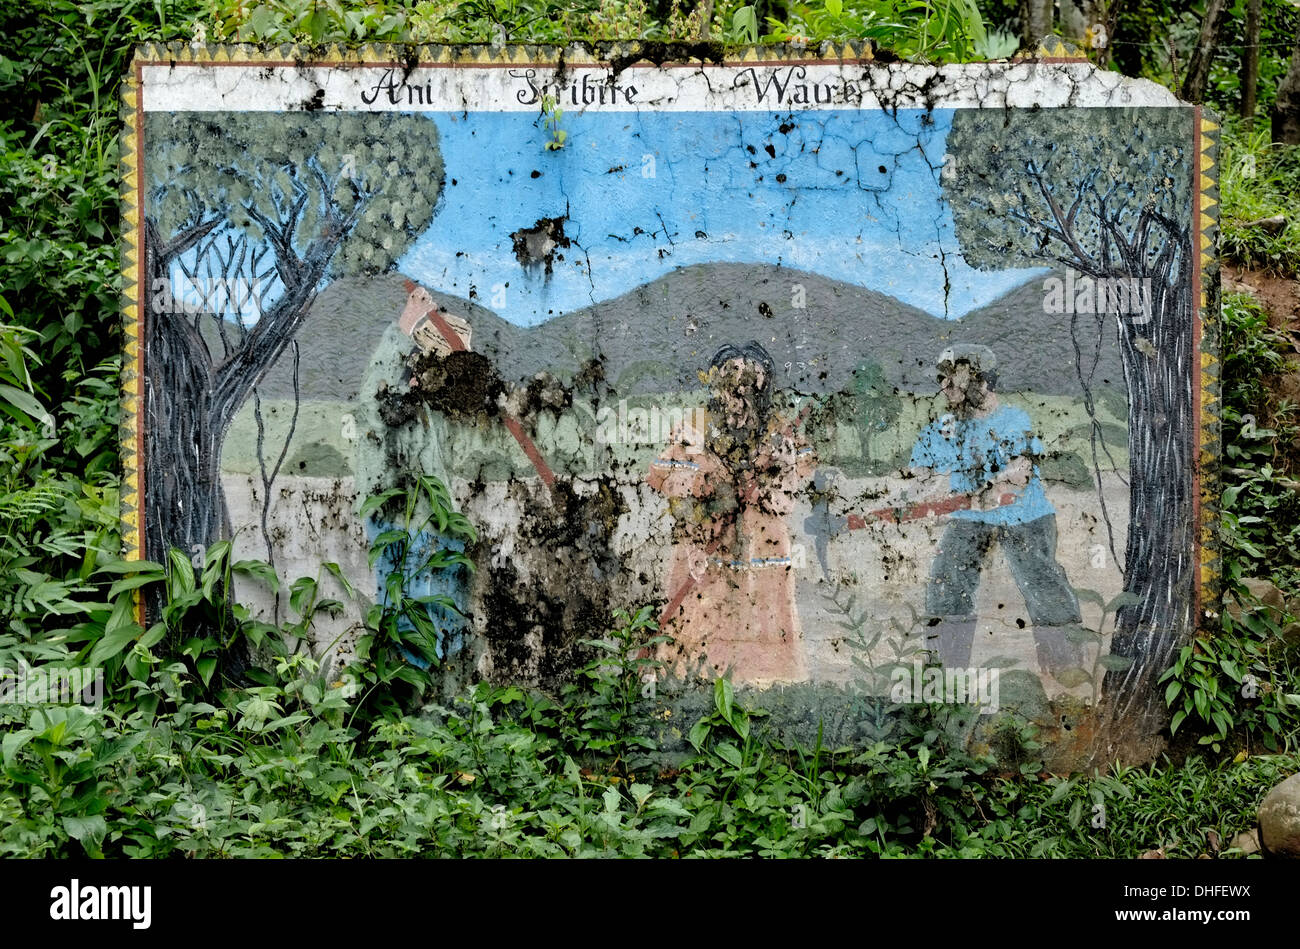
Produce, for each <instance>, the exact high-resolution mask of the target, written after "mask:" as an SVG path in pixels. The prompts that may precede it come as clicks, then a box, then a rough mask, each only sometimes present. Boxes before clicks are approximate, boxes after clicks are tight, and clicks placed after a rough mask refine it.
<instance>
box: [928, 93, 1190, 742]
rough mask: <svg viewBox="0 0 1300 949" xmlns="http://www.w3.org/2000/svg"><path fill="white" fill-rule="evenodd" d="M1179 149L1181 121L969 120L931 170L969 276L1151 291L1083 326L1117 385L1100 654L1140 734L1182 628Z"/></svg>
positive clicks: (1186, 317) (1184, 289) (1157, 113)
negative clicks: (1082, 279) (1123, 461)
mask: <svg viewBox="0 0 1300 949" xmlns="http://www.w3.org/2000/svg"><path fill="white" fill-rule="evenodd" d="M1191 143H1192V111H1191V110H1190V109H1177V108H1172V109H1148V110H1140V111H1139V110H1123V109H1114V110H1110V109H1108V110H1104V111H1103V110H1095V111H1091V112H1087V113H1082V112H1080V111H1079V110H1065V109H1062V110H1050V111H1040V112H1027V111H1007V112H994V111H992V110H967V111H959V112H957V113H956V114H955V116H954V119H953V127H952V132H951V133H950V134H949V136H948V143H947V148H948V152H949V154H950V155H951V156H952V159H951V160H950V161H949V163H948V164H947V165H946V166H945V168H944V171H943V174H942V182H943V187H944V192H945V194H946V195H947V198H948V200H949V202H950V204H951V207H952V212H953V217H954V220H955V222H956V226H957V234H958V237H959V239H960V241H961V248H962V255H963V257H964V258H965V260H966V261H967V262H968V263H969V264H971V265H972V266H974V267H978V268H980V269H985V270H1000V269H1004V268H1007V267H1025V266H1043V265H1050V266H1056V267H1060V266H1064V267H1067V268H1073V269H1074V270H1075V271H1076V272H1077V273H1078V274H1080V275H1086V276H1089V277H1092V278H1094V279H1096V278H1128V277H1132V278H1137V279H1138V280H1147V279H1149V280H1150V281H1151V283H1150V287H1151V298H1150V312H1149V315H1148V314H1147V313H1144V312H1138V313H1124V312H1119V310H1120V309H1121V308H1120V307H1115V308H1114V312H1110V313H1100V314H1098V315H1097V318H1096V320H1095V322H1094V323H1093V326H1094V327H1095V329H1094V332H1108V333H1111V334H1115V336H1116V337H1117V338H1118V343H1119V351H1120V354H1121V358H1122V363H1123V367H1124V377H1125V382H1126V384H1127V387H1128V396H1129V425H1128V448H1129V459H1130V473H1129V479H1128V480H1129V498H1130V504H1129V525H1130V529H1129V531H1128V539H1127V543H1126V544H1125V546H1124V563H1123V564H1122V565H1121V567H1122V569H1123V571H1124V582H1125V587H1124V588H1125V591H1126V592H1128V593H1130V594H1133V597H1134V599H1135V601H1136V602H1134V603H1132V604H1130V605H1127V606H1125V607H1123V608H1122V609H1120V611H1119V614H1118V617H1117V619H1116V630H1115V635H1114V638H1113V641H1112V644H1111V654H1112V655H1114V656H1122V657H1126V658H1128V659H1131V660H1132V662H1131V663H1129V664H1127V668H1124V669H1118V668H1116V669H1112V671H1110V672H1108V673H1107V677H1106V683H1105V692H1106V695H1107V702H1108V705H1109V712H1110V714H1111V715H1113V716H1116V717H1117V718H1120V719H1124V720H1126V721H1130V723H1131V724H1134V725H1139V726H1140V727H1141V726H1147V727H1148V728H1149V730H1150V731H1155V730H1156V729H1157V728H1158V727H1159V724H1158V723H1159V722H1161V721H1162V719H1163V716H1164V715H1165V714H1166V713H1165V711H1164V701H1163V692H1162V690H1159V689H1157V687H1156V680H1157V679H1158V677H1159V676H1160V674H1161V673H1162V672H1163V671H1164V670H1165V668H1167V667H1168V665H1169V664H1170V662H1171V661H1172V658H1173V656H1174V653H1175V650H1176V649H1177V648H1178V646H1179V645H1180V644H1181V642H1182V637H1184V636H1186V635H1188V634H1189V633H1190V632H1191V631H1192V630H1193V628H1194V623H1195V617H1194V616H1193V609H1194V606H1193V604H1194V596H1193V586H1192V584H1193V582H1194V577H1195V569H1194V568H1195V564H1194V562H1193V556H1194V547H1193V539H1194V536H1195V535H1194V530H1195V528H1194V525H1193V513H1194V504H1193V501H1194V496H1195V491H1196V484H1195V481H1194V476H1193V468H1194V462H1195V458H1196V456H1195V453H1194V450H1195V449H1194V446H1195V445H1196V444H1197V435H1196V431H1195V427H1196V416H1195V411H1194V404H1195V403H1194V400H1195V398H1196V394H1195V393H1194V392H1193V391H1192V379H1193V366H1194V363H1195V360H1197V359H1198V356H1197V354H1196V351H1195V334H1194V332H1193V304H1194V300H1193V298H1192V276H1193V268H1194V267H1195V266H1196V261H1195V257H1194V254H1193V248H1192V236H1191V233H1190V221H1191V220H1192V212H1191V177H1192V176H1191V167H1192V166H1191V162H1192V154H1191V151H1192V148H1191ZM1051 318H1052V317H1048V316H1046V315H1045V316H1044V319H1051ZM1062 369H1065V367H1062ZM1115 665H1116V666H1119V665H1125V664H1124V663H1122V662H1121V663H1115ZM1130 716H1136V717H1135V718H1133V719H1132V720H1130Z"/></svg>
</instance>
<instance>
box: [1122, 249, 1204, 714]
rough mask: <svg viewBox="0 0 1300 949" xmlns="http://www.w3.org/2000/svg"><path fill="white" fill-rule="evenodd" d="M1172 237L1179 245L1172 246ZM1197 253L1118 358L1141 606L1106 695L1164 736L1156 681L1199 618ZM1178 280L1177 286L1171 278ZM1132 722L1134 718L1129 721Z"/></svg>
mask: <svg viewBox="0 0 1300 949" xmlns="http://www.w3.org/2000/svg"><path fill="white" fill-rule="evenodd" d="M1172 240H1174V238H1172V237H1171V241H1172ZM1189 251H1190V245H1189V244H1187V243H1185V242H1184V243H1183V246H1182V247H1180V249H1179V251H1178V252H1177V253H1176V254H1171V255H1170V256H1171V257H1172V258H1173V260H1175V261H1177V262H1178V272H1177V273H1176V274H1170V273H1169V272H1168V268H1164V272H1161V271H1160V270H1157V271H1156V272H1154V273H1149V274H1146V275H1145V276H1149V277H1150V278H1151V287H1152V300H1151V304H1152V305H1151V319H1150V322H1149V323H1147V324H1145V325H1134V324H1133V323H1132V322H1129V321H1125V318H1123V317H1121V321H1124V322H1122V325H1121V327H1120V331H1119V332H1120V354H1121V359H1122V362H1123V366H1124V374H1125V377H1126V381H1127V383H1128V393H1129V435H1128V446H1129V459H1130V463H1129V471H1130V482H1129V518H1128V523H1129V528H1128V541H1127V543H1126V545H1125V554H1124V565H1123V566H1124V577H1125V587H1124V589H1125V592H1128V593H1132V594H1134V595H1135V596H1136V597H1138V598H1139V602H1136V603H1134V604H1133V605H1129V606H1125V607H1123V608H1122V609H1121V610H1120V611H1119V613H1118V616H1117V617H1116V624H1115V635H1114V638H1113V639H1112V642H1111V647H1110V653H1111V655H1114V656H1123V657H1126V658H1130V659H1132V660H1133V662H1132V664H1131V665H1130V666H1129V667H1128V668H1127V669H1124V670H1112V671H1110V672H1108V673H1107V675H1106V682H1105V687H1104V689H1103V691H1104V692H1105V694H1106V695H1107V696H1108V700H1109V701H1110V702H1111V703H1112V706H1113V709H1114V711H1115V713H1116V715H1117V716H1118V717H1122V718H1123V719H1124V720H1125V721H1126V722H1129V723H1131V724H1133V725H1138V724H1139V723H1140V724H1141V725H1142V726H1145V727H1148V728H1149V729H1150V730H1157V729H1158V728H1159V727H1161V726H1162V724H1163V720H1162V717H1163V716H1164V715H1167V710H1166V709H1165V703H1164V697H1163V693H1162V692H1161V691H1160V690H1159V689H1158V688H1157V680H1158V679H1159V677H1160V675H1161V674H1162V673H1163V672H1164V670H1165V669H1166V668H1168V666H1169V665H1170V663H1171V662H1172V661H1173V656H1174V654H1175V652H1176V650H1177V649H1178V648H1179V647H1180V646H1181V645H1183V643H1184V641H1185V637H1186V635H1187V633H1188V631H1189V630H1190V629H1192V628H1193V624H1194V622H1195V616H1194V615H1193V611H1194V604H1195V587H1194V580H1195V576H1196V573H1195V562H1194V558H1195V547H1194V541H1195V539H1196V535H1195V531H1196V524H1195V519H1194V515H1195V491H1196V488H1195V480H1194V468H1195V464H1194V463H1195V459H1196V455H1195V439H1196V435H1197V425H1196V417H1195V405H1196V398H1197V394H1196V392H1195V391H1194V387H1193V368H1194V366H1195V360H1196V358H1197V356H1196V351H1195V340H1194V338H1193V335H1192V334H1191V333H1189V332H1188V330H1187V327H1188V326H1190V325H1191V322H1192V315H1193V314H1192V300H1191V289H1190V286H1189V278H1190V253H1189ZM1171 277H1173V279H1171ZM1130 716H1132V718H1130Z"/></svg>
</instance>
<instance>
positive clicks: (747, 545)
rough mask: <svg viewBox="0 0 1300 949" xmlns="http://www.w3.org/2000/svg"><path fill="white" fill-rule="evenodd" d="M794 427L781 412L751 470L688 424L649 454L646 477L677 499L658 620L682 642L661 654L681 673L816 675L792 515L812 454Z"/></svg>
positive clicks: (780, 678)
mask: <svg viewBox="0 0 1300 949" xmlns="http://www.w3.org/2000/svg"><path fill="white" fill-rule="evenodd" d="M792 427H793V426H791V425H789V424H788V423H786V422H784V421H783V420H779V419H773V421H772V422H771V423H770V424H769V425H768V426H767V430H766V432H765V434H764V436H763V437H762V438H761V439H760V440H759V449H758V451H757V456H756V457H755V458H754V463H753V465H752V466H747V468H746V470H743V471H739V472H737V471H732V470H731V469H730V466H729V465H728V463H727V461H726V460H725V459H724V458H722V457H720V456H719V455H717V454H716V453H714V452H713V451H711V450H710V448H709V446H708V444H707V442H704V441H702V439H701V437H700V435H699V433H698V432H695V431H693V430H690V429H685V428H684V429H681V430H679V431H678V432H676V433H674V437H673V439H672V441H671V443H670V444H669V446H668V448H667V450H666V451H664V453H663V454H662V455H660V456H659V457H658V458H657V459H655V461H654V462H652V463H651V466H650V473H649V475H648V477H647V482H648V483H649V485H650V486H651V487H652V488H654V489H655V490H656V491H660V492H662V493H663V494H664V495H666V496H667V497H668V498H669V499H670V504H669V511H670V513H671V514H672V516H673V517H674V532H675V536H676V538H677V543H676V544H675V546H674V548H673V553H672V557H671V562H670V566H669V569H668V582H667V584H666V585H665V590H666V592H667V595H668V597H669V602H668V605H667V607H666V608H665V610H664V614H663V616H662V617H661V620H660V626H661V631H662V632H663V633H664V634H665V635H668V636H671V637H672V638H673V640H674V641H673V642H672V643H669V644H668V645H666V646H665V647H663V652H662V653H661V655H660V658H662V659H664V660H665V661H666V662H668V663H669V666H670V668H672V669H673V670H674V671H675V673H676V674H678V675H686V674H691V673H698V674H699V675H701V676H707V677H710V678H711V677H713V676H717V675H722V674H724V673H725V672H727V670H728V669H730V671H731V675H732V681H733V682H736V683H747V684H753V685H768V684H772V683H777V682H800V681H804V680H806V679H807V678H808V674H807V668H806V665H805V663H804V651H803V636H802V631H801V629H800V626H799V617H798V613H797V611H796V609H795V574H794V564H793V562H792V557H791V538H790V529H789V527H788V526H787V519H788V515H789V513H790V512H791V511H792V510H793V508H794V500H795V496H796V495H797V493H798V492H799V491H800V490H801V489H802V488H803V486H804V485H805V484H806V483H807V482H808V480H809V478H811V476H812V471H813V467H814V459H813V452H812V448H811V447H810V446H808V445H807V444H806V443H805V442H804V441H803V440H802V438H801V437H800V436H798V435H796V434H793V433H792V432H791V429H792ZM733 497H734V499H735V500H734V501H733V500H732V498H733ZM710 504H712V505H713V510H712V512H710V511H708V510H706V506H708V505H710Z"/></svg>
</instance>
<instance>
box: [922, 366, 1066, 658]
mask: <svg viewBox="0 0 1300 949" xmlns="http://www.w3.org/2000/svg"><path fill="white" fill-rule="evenodd" d="M938 371H939V386H940V389H941V391H942V392H943V395H944V397H945V398H946V399H947V401H948V407H949V409H950V411H949V412H948V413H947V414H945V415H943V416H942V417H941V418H940V419H938V420H937V421H935V422H932V423H931V424H930V425H928V426H926V427H925V428H924V429H922V431H921V434H920V436H919V437H918V438H917V441H916V445H915V446H914V447H913V449H912V458H911V463H910V467H911V471H912V474H913V475H914V476H916V477H917V478H919V479H920V482H921V491H922V494H923V496H926V497H933V496H936V495H940V494H944V493H948V494H952V495H962V496H967V497H969V498H970V508H969V509H968V510H955V511H952V513H950V514H949V515H948V517H949V521H948V525H947V526H946V527H945V529H944V532H943V537H942V538H941V539H940V541H939V549H938V552H937V553H936V555H935V558H934V563H933V564H932V566H931V568H930V580H929V584H928V586H927V587H926V596H925V600H926V610H927V612H929V613H930V614H931V616H932V617H933V619H931V621H930V622H931V627H930V629H929V631H928V634H927V635H928V637H929V647H930V648H932V649H934V650H935V651H936V652H937V653H938V656H939V659H940V661H941V662H942V663H943V665H945V666H950V667H965V666H968V665H969V664H970V655H971V645H972V643H973V641H974V636H975V626H976V616H975V593H976V590H977V589H978V588H979V581H980V574H981V572H982V571H983V565H984V561H985V559H986V557H987V555H988V553H989V551H990V549H991V548H992V546H993V544H994V543H995V542H996V543H999V544H1001V545H1002V552H1003V553H1004V554H1005V555H1006V558H1007V561H1008V563H1009V564H1010V566H1011V573H1012V576H1013V577H1014V578H1015V581H1016V586H1018V587H1019V588H1020V593H1021V595H1022V596H1023V597H1024V598H1025V606H1026V608H1027V609H1028V611H1029V617H1030V621H1031V622H1032V623H1033V635H1034V643H1035V645H1036V646H1037V651H1038V664H1039V666H1040V667H1041V669H1042V671H1044V672H1048V673H1051V674H1052V675H1053V676H1056V675H1057V674H1058V673H1059V672H1061V671H1062V670H1064V669H1068V668H1071V667H1077V666H1080V665H1082V658H1083V657H1082V650H1081V647H1080V646H1079V645H1078V643H1077V642H1075V641H1072V640H1071V639H1070V638H1069V637H1068V636H1067V635H1066V634H1067V632H1068V631H1069V630H1070V629H1072V628H1076V627H1075V624H1078V623H1079V622H1080V619H1081V617H1080V613H1079V601H1078V598H1077V597H1076V596H1075V595H1074V591H1073V590H1072V589H1071V588H1070V583H1069V580H1068V578H1067V577H1066V575H1065V570H1064V569H1063V568H1062V567H1061V565H1060V564H1059V563H1058V562H1057V559H1056V511H1055V509H1054V508H1053V507H1052V504H1051V502H1050V501H1048V500H1047V495H1046V494H1044V493H1043V484H1042V481H1041V480H1040V479H1039V473H1038V467H1037V465H1036V463H1035V462H1036V459H1037V458H1039V457H1041V456H1042V454H1043V445H1042V443H1041V442H1040V441H1039V440H1038V438H1037V437H1035V435H1034V433H1033V427H1032V423H1031V422H1030V419H1029V416H1028V415H1027V414H1026V413H1025V412H1024V411H1022V410H1021V409H1017V408H1012V407H1011V406H1004V405H1002V404H1000V403H999V401H998V397H997V394H996V393H995V391H994V389H995V388H996V386H997V358H996V357H995V355H994V353H993V351H992V350H991V349H989V348H988V347H987V346H977V345H969V344H968V345H954V346H950V347H949V348H948V349H945V350H944V351H943V353H941V354H940V356H939V360H938Z"/></svg>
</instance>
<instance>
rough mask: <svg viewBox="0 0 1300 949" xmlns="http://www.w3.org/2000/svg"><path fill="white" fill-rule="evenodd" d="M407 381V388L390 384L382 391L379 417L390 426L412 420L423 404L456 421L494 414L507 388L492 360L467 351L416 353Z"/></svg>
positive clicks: (480, 354) (379, 396) (472, 419)
mask: <svg viewBox="0 0 1300 949" xmlns="http://www.w3.org/2000/svg"><path fill="white" fill-rule="evenodd" d="M407 382H408V385H407V388H406V389H405V390H402V389H400V388H392V387H389V388H386V389H382V390H381V391H380V392H379V395H378V398H379V417H380V418H381V419H382V420H383V422H384V424H385V425H387V426H389V427H397V426H401V425H404V424H406V423H407V422H410V421H412V420H413V419H415V418H416V417H417V416H418V415H419V410H420V407H421V406H424V405H427V406H429V407H430V408H433V409H437V410H438V411H440V412H443V413H445V414H446V415H447V417H448V418H451V419H453V420H456V421H477V420H479V419H482V418H487V417H490V416H494V415H496V414H497V413H498V412H499V409H498V407H497V401H498V400H499V399H500V397H501V396H502V395H504V394H505V391H506V387H505V383H504V382H502V381H501V377H500V376H499V375H498V374H497V371H496V368H495V367H494V366H493V365H492V363H491V361H490V360H489V359H488V358H487V357H486V356H484V355H483V354H482V353H474V352H468V351H460V352H454V353H448V354H447V355H446V356H439V355H438V354H437V353H419V354H417V355H415V356H414V357H413V359H412V362H411V367H410V375H409V377H408V380H407Z"/></svg>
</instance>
